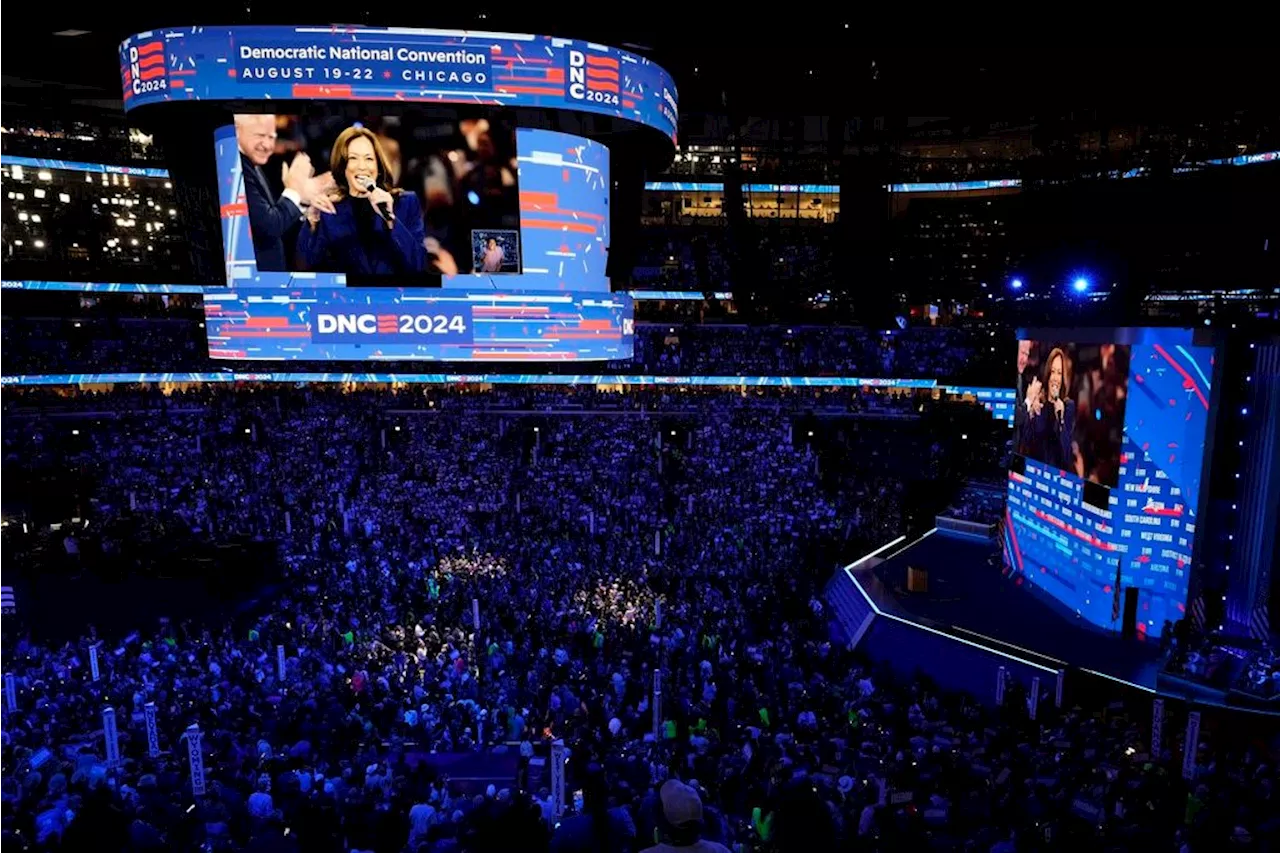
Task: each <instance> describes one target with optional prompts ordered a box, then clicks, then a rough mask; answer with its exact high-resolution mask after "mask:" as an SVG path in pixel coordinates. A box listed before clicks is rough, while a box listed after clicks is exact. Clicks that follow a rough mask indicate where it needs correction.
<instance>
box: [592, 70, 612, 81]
mask: <svg viewBox="0 0 1280 853" xmlns="http://www.w3.org/2000/svg"><path fill="white" fill-rule="evenodd" d="M587 79H588V80H613V81H615V82H616V81H617V79H618V72H617V71H610V70H609V69H608V68H588V69H587Z"/></svg>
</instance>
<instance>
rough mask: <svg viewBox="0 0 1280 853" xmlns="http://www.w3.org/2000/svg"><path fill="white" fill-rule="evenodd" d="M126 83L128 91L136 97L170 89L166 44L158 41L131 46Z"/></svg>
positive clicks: (125, 75) (125, 74)
mask: <svg viewBox="0 0 1280 853" xmlns="http://www.w3.org/2000/svg"><path fill="white" fill-rule="evenodd" d="M124 82H125V86H126V87H127V88H128V90H129V91H130V92H132V93H133V94H135V95H142V94H145V93H148V92H161V91H164V90H165V89H168V88H169V79H168V76H167V75H166V73H165V63H164V42H162V41H160V40H159V39H156V40H154V41H148V42H144V43H142V44H136V45H135V44H131V45H129V67H128V68H126V69H125V73H124Z"/></svg>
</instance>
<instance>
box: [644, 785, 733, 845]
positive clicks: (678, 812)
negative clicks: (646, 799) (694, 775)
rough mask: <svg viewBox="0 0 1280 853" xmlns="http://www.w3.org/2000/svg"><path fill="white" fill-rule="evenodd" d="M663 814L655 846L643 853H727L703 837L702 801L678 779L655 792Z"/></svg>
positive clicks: (695, 792)
mask: <svg viewBox="0 0 1280 853" xmlns="http://www.w3.org/2000/svg"><path fill="white" fill-rule="evenodd" d="M658 799H659V800H660V801H661V804H662V811H661V814H660V815H659V817H658V828H657V831H656V832H655V833H654V834H655V836H657V837H655V838H654V842H655V843H654V845H653V846H652V847H649V848H647V849H645V850H644V851H642V853H729V848H727V847H725V846H724V845H723V844H719V843H717V842H715V841H707V840H706V839H704V838H703V837H702V800H701V799H700V798H699V797H698V792H697V791H695V790H694V789H693V788H691V787H689V786H688V785H686V784H685V783H683V782H681V781H679V780H677V779H668V780H667V781H666V782H664V783H663V785H662V788H661V789H660V790H659V791H658Z"/></svg>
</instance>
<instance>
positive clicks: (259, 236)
mask: <svg viewBox="0 0 1280 853" xmlns="http://www.w3.org/2000/svg"><path fill="white" fill-rule="evenodd" d="M240 170H241V172H243V173H244V199H245V204H246V206H247V207H248V208H249V232H250V234H252V235H253V254H254V257H256V258H257V260H258V269H260V270H275V271H285V270H288V269H289V266H288V264H286V263H285V255H284V236H285V235H286V234H288V233H289V231H290V229H293V228H297V227H298V223H299V222H300V221H301V219H302V211H301V210H300V209H299V208H298V206H297V205H296V204H294V203H293V202H292V201H290V200H289V199H287V198H285V197H284V196H281V197H280V198H278V199H275V198H272V194H271V187H270V186H268V185H267V178H266V175H264V174H263V173H262V170H261V169H259V168H258V167H257V166H255V165H254V164H253V161H252V160H250V159H249V158H248V157H246V156H244V155H243V154H241V155H240Z"/></svg>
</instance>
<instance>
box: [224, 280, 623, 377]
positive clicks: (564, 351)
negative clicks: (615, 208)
mask: <svg viewBox="0 0 1280 853" xmlns="http://www.w3.org/2000/svg"><path fill="white" fill-rule="evenodd" d="M204 310H205V329H206V331H207V332H208V336H209V355H210V357H212V358H215V359H219V358H220V359H236V360H241V359H272V360H278V359H343V360H345V359H372V360H392V359H394V360H405V359H423V360H431V361H468V360H478V361H483V360H487V361H561V362H566V361H569V362H571V361H577V360H602V359H622V358H630V357H631V354H632V349H633V341H634V337H635V335H634V327H633V324H632V320H631V315H632V302H631V298H630V297H629V296H627V295H626V294H622V293H618V294H598V293H574V292H564V293H555V294H552V293H524V294H512V293H502V292H496V291H494V290H492V289H486V290H479V291H465V290H453V289H447V290H446V289H422V288H417V289H403V288H364V287H361V288H335V287H330V288H307V289H305V290H295V291H293V292H290V293H288V294H273V293H267V292H262V291H257V292H254V291H252V290H242V291H226V292H223V293H212V292H210V293H206V294H205V298H204Z"/></svg>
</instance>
